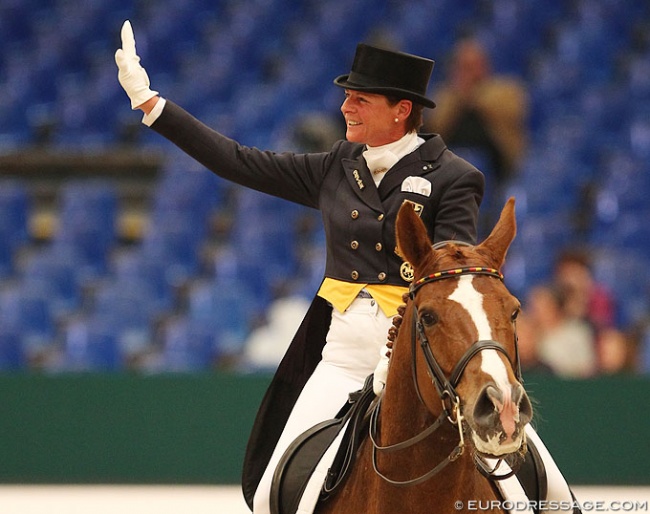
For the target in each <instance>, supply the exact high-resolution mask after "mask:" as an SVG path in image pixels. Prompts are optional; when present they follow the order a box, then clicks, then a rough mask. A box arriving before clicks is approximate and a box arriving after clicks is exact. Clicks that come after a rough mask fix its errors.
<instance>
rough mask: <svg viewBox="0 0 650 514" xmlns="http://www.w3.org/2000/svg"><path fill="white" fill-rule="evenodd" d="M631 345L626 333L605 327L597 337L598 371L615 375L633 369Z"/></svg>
mask: <svg viewBox="0 0 650 514" xmlns="http://www.w3.org/2000/svg"><path fill="white" fill-rule="evenodd" d="M632 350H633V345H632V344H631V342H630V339H629V338H628V337H627V335H626V334H624V333H623V332H621V331H620V330H617V329H615V328H606V329H605V330H603V331H602V332H601V333H600V334H599V337H598V372H599V373H601V374H604V375H615V374H618V373H628V372H632V371H634V364H635V362H634V361H635V359H634V358H633V355H634V352H633V351H632Z"/></svg>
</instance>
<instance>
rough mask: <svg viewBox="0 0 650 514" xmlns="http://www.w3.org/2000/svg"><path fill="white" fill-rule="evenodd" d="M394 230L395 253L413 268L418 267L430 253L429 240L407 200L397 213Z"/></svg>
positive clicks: (420, 221) (424, 228)
mask: <svg viewBox="0 0 650 514" xmlns="http://www.w3.org/2000/svg"><path fill="white" fill-rule="evenodd" d="M395 232H396V234H395V235H396V239H397V253H398V254H399V256H400V257H402V259H404V260H406V261H408V262H409V263H410V264H411V265H412V266H413V267H414V268H419V267H420V264H421V263H422V262H423V261H424V259H425V258H426V257H428V256H429V255H431V252H432V249H431V241H430V240H429V236H428V234H427V229H426V227H425V226H424V223H423V222H422V220H421V219H420V217H419V216H418V215H417V214H416V212H415V210H414V209H413V206H412V205H411V204H410V203H409V202H404V203H403V204H402V206H401V207H400V209H399V212H398V213H397V222H396V224H395Z"/></svg>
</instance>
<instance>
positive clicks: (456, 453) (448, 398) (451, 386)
mask: <svg viewBox="0 0 650 514" xmlns="http://www.w3.org/2000/svg"><path fill="white" fill-rule="evenodd" d="M462 275H486V276H490V277H493V278H496V279H498V280H501V281H503V274H501V272H499V270H497V269H494V268H485V267H478V266H471V267H463V268H455V269H448V270H443V271H438V272H436V273H432V274H431V275H428V276H426V277H422V278H420V279H419V280H417V281H415V282H413V283H412V284H411V287H410V288H409V298H410V300H411V301H412V302H413V301H414V300H415V295H416V293H417V291H418V290H419V289H420V288H421V287H422V286H424V285H426V284H430V283H432V282H437V281H439V280H445V279H448V278H455V277H458V276H462ZM418 340H419V342H420V348H421V349H422V353H423V355H424V358H425V361H426V364H427V368H428V373H429V376H430V377H431V380H432V382H433V384H434V386H435V388H436V391H437V392H438V396H439V397H440V400H441V402H442V412H441V414H440V416H438V418H437V419H436V420H435V421H434V422H433V424H432V425H431V426H429V427H428V428H426V429H425V430H424V431H422V432H420V433H419V434H417V435H416V436H414V437H412V438H410V439H408V440H406V441H402V442H400V443H396V444H392V445H388V446H379V444H378V443H377V433H378V428H377V421H378V418H379V409H380V406H381V400H380V401H379V402H377V405H376V406H375V409H374V410H373V411H372V413H371V416H370V427H369V433H370V434H369V435H370V440H371V441H372V445H373V452H372V464H373V468H374V470H375V473H377V475H379V476H380V477H381V478H382V479H384V480H385V481H386V482H388V483H390V484H392V485H395V486H412V485H417V484H420V483H422V482H424V481H426V480H428V479H430V478H431V477H433V476H434V475H436V474H437V473H439V472H440V471H442V469H444V468H445V467H446V466H447V465H448V464H449V463H450V462H453V461H455V460H456V459H458V457H460V456H461V455H462V454H463V452H464V449H465V440H464V437H463V419H464V418H463V416H462V413H461V400H460V398H459V396H458V393H457V392H456V387H457V386H458V383H459V382H460V380H461V378H462V376H463V372H464V371H465V368H466V367H467V365H468V364H469V362H470V361H471V360H472V359H473V358H474V357H475V356H476V355H477V354H479V353H480V352H482V351H483V350H496V351H498V352H501V353H502V354H504V355H505V356H506V357H507V359H508V362H510V363H511V365H512V366H513V368H514V372H515V376H516V377H517V380H519V382H522V378H521V365H520V362H519V349H518V345H517V335H516V333H515V362H514V364H513V363H512V362H511V361H510V356H509V355H508V352H507V351H506V349H505V348H504V346H503V345H502V344H501V343H499V342H497V341H493V340H489V339H488V340H479V341H476V342H475V343H474V344H472V346H470V347H469V348H468V349H467V351H466V352H465V353H464V354H463V356H462V357H461V358H460V360H459V361H458V362H457V363H456V365H455V366H454V369H453V370H452V372H451V375H450V377H449V378H447V376H446V375H445V373H444V372H443V370H442V368H441V367H440V364H439V363H438V361H437V359H436V358H435V356H434V354H433V351H432V350H431V345H430V344H429V341H428V339H427V337H426V334H425V331H424V326H423V324H422V322H421V321H420V318H419V315H418V309H417V306H416V305H415V303H413V317H412V326H411V347H412V351H411V354H412V357H413V358H412V361H411V369H412V375H413V382H414V385H415V390H416V393H417V396H418V399H419V400H420V402H421V403H422V404H423V405H425V406H426V404H425V402H424V399H423V397H422V393H421V392H420V386H419V383H418V380H417V363H416V343H417V341H418ZM445 420H448V421H449V422H450V423H451V424H453V425H456V426H457V428H458V434H459V435H458V437H459V442H458V444H457V445H456V447H455V448H454V449H453V450H452V451H451V453H450V454H449V455H448V456H447V458H446V459H445V460H443V461H442V462H440V463H439V464H437V465H436V466H435V467H434V468H433V469H431V470H430V471H428V472H427V473H425V474H423V475H421V476H419V477H417V478H414V479H411V480H404V481H397V480H392V479H390V478H388V477H387V476H386V475H384V474H382V473H381V472H380V471H379V469H378V467H377V453H378V452H380V451H383V452H387V453H388V452H393V451H397V450H402V449H405V448H408V447H410V446H413V445H414V444H416V443H418V442H420V441H422V440H424V439H425V438H426V437H428V436H429V435H431V434H433V433H434V432H435V431H436V430H437V429H438V428H439V427H440V426H441V425H442V424H443V423H444V421H445ZM524 444H525V443H524ZM474 460H475V462H476V465H477V468H478V469H479V471H480V472H481V474H483V475H484V476H486V477H487V478H489V479H491V480H503V479H505V478H508V477H510V476H512V475H513V474H514V473H515V472H516V470H512V471H511V472H509V473H506V474H504V475H498V476H497V475H496V474H495V473H494V472H495V470H496V469H497V468H498V467H499V464H500V463H501V460H502V459H499V462H498V464H497V465H496V466H495V467H494V469H492V470H488V469H486V466H485V465H484V464H483V463H482V462H481V460H480V458H479V457H477V456H475V459H474Z"/></svg>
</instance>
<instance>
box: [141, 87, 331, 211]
mask: <svg viewBox="0 0 650 514" xmlns="http://www.w3.org/2000/svg"><path fill="white" fill-rule="evenodd" d="M151 128H152V129H153V130H155V131H156V132H158V133H159V134H161V135H162V136H164V137H165V138H167V139H168V140H169V141H171V142H172V143H174V144H175V145H176V146H178V147H179V148H180V149H181V150H183V151H184V152H185V153H187V154H188V155H189V156H191V157H193V158H194V159H196V160H197V161H198V162H200V163H201V164H202V165H203V166H205V167H206V168H208V169H209V170H210V171H212V172H213V173H215V174H217V175H219V176H220V177H222V178H224V179H226V180H230V181H232V182H235V183H237V184H240V185H243V186H246V187H249V188H252V189H256V190H257V191H261V192H263V193H268V194H270V195H273V196H277V197H279V198H284V199H285V200H289V201H292V202H296V203H299V204H302V205H306V206H308V207H314V208H318V198H319V194H318V192H319V190H320V185H321V183H322V181H323V178H324V175H325V173H326V170H327V169H328V167H329V165H330V163H331V161H332V159H333V153H331V152H330V153H313V154H294V153H275V152H269V151H262V150H258V149H257V148H249V147H246V146H243V145H240V144H239V143H237V142H236V141H234V140H232V139H229V138H227V137H226V136H224V135H222V134H220V133H219V132H217V131H216V130H213V129H211V128H210V127H208V126H207V125H205V124H204V123H202V122H201V121H199V120H197V119H196V118H195V117H193V116H192V115H191V114H189V113H188V112H186V111H185V110H184V109H182V108H181V107H179V106H178V105H176V104H174V103H173V102H171V101H169V100H167V102H166V105H165V108H164V110H163V112H162V114H161V115H160V117H159V118H158V119H157V120H156V121H155V122H154V123H153V124H152V125H151Z"/></svg>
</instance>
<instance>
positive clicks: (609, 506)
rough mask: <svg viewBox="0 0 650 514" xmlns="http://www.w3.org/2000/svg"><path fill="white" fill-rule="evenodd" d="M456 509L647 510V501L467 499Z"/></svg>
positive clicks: (456, 505)
mask: <svg viewBox="0 0 650 514" xmlns="http://www.w3.org/2000/svg"><path fill="white" fill-rule="evenodd" d="M454 507H455V508H456V510H464V511H482V510H492V509H501V510H504V511H510V512H530V511H540V512H541V511H547V512H552V511H567V512H571V511H573V509H574V508H575V507H577V508H579V509H580V510H582V512H647V511H648V502H647V501H632V500H630V501H626V500H616V501H597V500H596V501H594V500H592V501H585V502H579V501H577V500H575V501H553V500H548V501H523V500H522V501H510V500H505V501H498V500H492V501H488V500H468V501H466V502H462V501H460V500H459V501H457V502H456V503H455V504H454Z"/></svg>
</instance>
